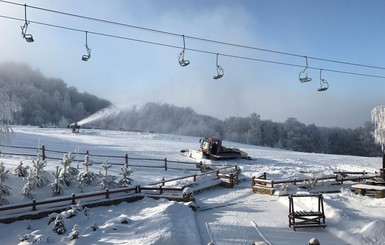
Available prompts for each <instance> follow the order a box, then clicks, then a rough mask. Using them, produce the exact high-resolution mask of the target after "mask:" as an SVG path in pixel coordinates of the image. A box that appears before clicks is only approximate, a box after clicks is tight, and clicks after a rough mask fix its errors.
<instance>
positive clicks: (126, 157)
mask: <svg viewBox="0 0 385 245" xmlns="http://www.w3.org/2000/svg"><path fill="white" fill-rule="evenodd" d="M124 159H125V163H126V167H128V154H126V155H125V156H124Z"/></svg>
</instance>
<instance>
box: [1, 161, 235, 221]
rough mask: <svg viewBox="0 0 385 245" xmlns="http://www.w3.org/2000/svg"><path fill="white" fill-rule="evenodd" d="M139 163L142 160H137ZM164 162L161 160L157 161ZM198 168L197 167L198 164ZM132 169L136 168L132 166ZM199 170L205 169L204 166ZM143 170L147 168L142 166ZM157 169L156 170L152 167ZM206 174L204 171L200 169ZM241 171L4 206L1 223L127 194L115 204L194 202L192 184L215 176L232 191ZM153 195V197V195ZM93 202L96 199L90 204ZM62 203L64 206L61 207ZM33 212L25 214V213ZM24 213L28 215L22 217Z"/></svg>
mask: <svg viewBox="0 0 385 245" xmlns="http://www.w3.org/2000/svg"><path fill="white" fill-rule="evenodd" d="M137 160H139V159H137ZM146 160H153V159H150V158H146ZM157 160H160V159H157ZM161 160H162V161H164V162H165V164H167V159H166V158H165V159H161ZM172 162H176V163H180V162H178V161H172ZM182 163H183V164H191V163H190V162H182ZM194 164H196V163H194ZM129 166H132V165H129ZM198 166H202V163H200V164H199V165H198ZM141 167H143V166H141ZM152 167H154V166H152ZM198 169H200V170H202V168H198ZM166 170H167V165H166ZM238 173H239V172H238V167H237V166H225V167H220V168H217V169H215V170H212V171H207V172H204V173H200V174H191V175H186V176H182V177H177V178H171V179H167V180H166V179H164V178H162V180H161V181H158V182H155V183H151V184H146V185H144V186H141V185H136V186H135V187H129V188H128V187H127V188H116V189H111V190H109V189H106V190H105V191H97V192H92V193H87V194H76V195H75V194H72V195H71V196H67V197H55V198H50V199H47V200H42V201H36V200H32V201H31V202H29V203H24V204H17V205H5V206H0V222H13V221H14V220H16V219H17V218H15V217H13V216H14V214H15V213H17V214H18V215H19V216H18V217H20V216H23V215H22V214H24V217H31V216H32V214H31V211H40V210H39V209H42V210H41V211H42V212H43V211H44V209H47V208H56V209H58V208H59V207H61V208H63V206H68V205H74V204H76V203H77V202H78V201H80V200H86V199H89V200H88V201H92V202H93V203H94V204H96V205H97V204H98V203H99V204H100V203H105V202H106V201H108V200H111V198H112V197H111V196H112V195H114V194H115V195H116V194H123V195H120V196H118V197H115V198H113V199H114V201H122V200H126V199H127V198H129V197H133V198H134V197H135V196H137V197H138V198H139V197H143V196H148V195H158V196H161V195H166V194H167V195H168V194H172V195H174V196H175V195H176V196H177V197H178V198H180V199H182V200H187V201H189V200H191V197H190V195H189V193H187V195H183V193H184V189H185V188H186V187H187V186H190V185H191V184H194V183H196V182H197V180H198V178H200V177H203V176H212V175H214V176H213V177H212V178H213V179H222V180H223V182H228V183H229V187H231V188H232V187H233V186H234V184H237V183H238V181H239V180H238ZM184 179H190V180H189V181H188V182H187V183H184V185H182V186H167V185H166V184H167V183H171V182H175V181H178V180H184ZM149 192H150V193H149ZM90 198H95V199H92V200H90ZM60 203H61V204H60ZM26 208H27V209H29V210H25V209H26ZM10 211H11V212H13V214H11V215H12V217H13V218H10V217H8V218H7V217H6V216H7V215H8V216H9V215H10V214H9V212H10ZM22 212H24V213H22Z"/></svg>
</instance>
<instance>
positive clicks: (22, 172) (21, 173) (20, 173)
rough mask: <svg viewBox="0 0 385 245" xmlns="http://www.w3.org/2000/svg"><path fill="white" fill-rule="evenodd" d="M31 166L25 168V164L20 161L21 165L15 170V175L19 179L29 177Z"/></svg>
mask: <svg viewBox="0 0 385 245" xmlns="http://www.w3.org/2000/svg"><path fill="white" fill-rule="evenodd" d="M28 169H29V166H25V167H24V166H23V162H22V161H20V163H19V165H17V166H16V168H15V169H14V170H13V174H14V175H15V176H17V177H27V176H28Z"/></svg>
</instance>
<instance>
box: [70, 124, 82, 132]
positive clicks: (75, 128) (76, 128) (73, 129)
mask: <svg viewBox="0 0 385 245" xmlns="http://www.w3.org/2000/svg"><path fill="white" fill-rule="evenodd" d="M68 128H70V129H71V132H72V133H79V129H80V125H79V124H78V123H76V122H73V123H71V124H69V125H68Z"/></svg>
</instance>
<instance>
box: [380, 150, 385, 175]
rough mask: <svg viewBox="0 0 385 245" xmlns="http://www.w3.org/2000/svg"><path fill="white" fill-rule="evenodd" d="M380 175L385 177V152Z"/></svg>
mask: <svg viewBox="0 0 385 245" xmlns="http://www.w3.org/2000/svg"><path fill="white" fill-rule="evenodd" d="M380 175H381V177H382V178H383V179H385V153H382V168H381V169H380Z"/></svg>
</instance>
